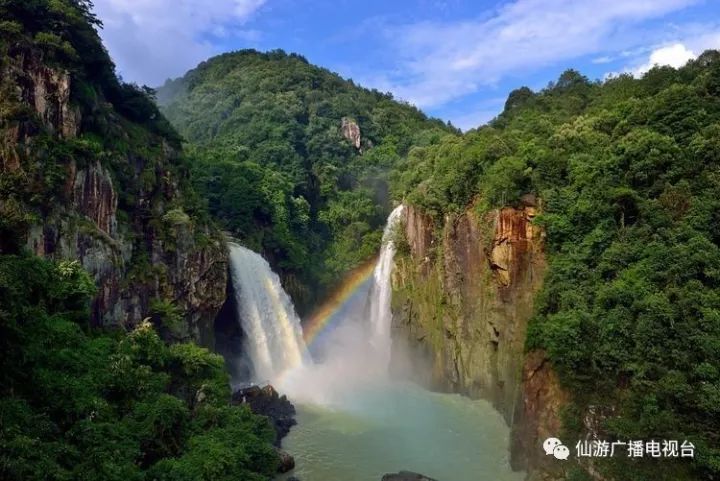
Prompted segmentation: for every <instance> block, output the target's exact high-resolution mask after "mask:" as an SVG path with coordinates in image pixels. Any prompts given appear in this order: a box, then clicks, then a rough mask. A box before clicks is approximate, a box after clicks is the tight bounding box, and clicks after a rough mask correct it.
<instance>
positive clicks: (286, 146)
mask: <svg viewBox="0 0 720 481" xmlns="http://www.w3.org/2000/svg"><path fill="white" fill-rule="evenodd" d="M158 99H159V101H160V103H161V104H163V105H164V108H163V112H164V113H165V114H166V115H167V116H168V118H169V119H170V121H171V122H172V123H173V125H174V126H175V127H176V128H177V129H178V131H179V132H180V133H181V134H182V135H183V136H184V137H185V138H186V140H187V141H188V142H189V143H190V145H191V148H190V149H189V150H190V151H191V152H192V154H193V156H194V165H193V174H194V181H195V185H196V186H197V189H198V190H199V191H200V192H201V193H202V195H203V196H204V197H205V198H206V199H207V201H208V204H209V209H210V212H211V213H212V214H214V216H215V217H216V218H217V219H219V220H220V222H221V223H222V224H223V225H224V226H225V228H226V229H227V230H229V231H231V233H232V234H233V235H234V236H236V237H237V238H239V239H241V240H242V241H243V242H244V243H245V244H247V245H248V246H250V247H252V248H253V249H256V250H259V251H262V252H263V253H264V254H265V255H266V256H267V257H268V258H269V259H270V261H271V263H272V264H273V266H274V267H275V268H276V269H278V270H279V271H280V272H281V273H282V275H283V278H284V284H285V286H286V289H288V290H289V291H290V292H291V295H293V298H294V300H295V301H296V304H299V305H300V307H301V308H302V307H305V306H308V305H309V304H310V303H311V302H312V300H313V299H314V298H315V297H316V296H317V294H318V290H320V291H322V290H323V288H325V287H326V286H329V285H331V284H332V283H333V282H334V281H336V280H337V279H338V278H339V276H341V275H342V274H344V273H345V272H347V271H348V270H350V269H351V268H353V267H355V266H357V265H358V264H359V263H360V262H362V261H364V260H366V259H367V258H369V257H371V256H372V255H374V253H376V252H377V250H378V246H379V242H380V236H381V232H380V231H381V227H382V225H383V224H384V222H385V217H386V215H387V214H388V213H389V210H390V208H391V205H390V199H389V197H388V195H387V190H388V189H387V182H386V178H387V173H388V171H389V170H390V169H392V167H393V166H394V165H395V163H397V162H398V160H399V159H400V158H401V157H402V156H404V155H405V154H406V153H407V151H408V149H409V148H410V146H411V145H426V144H428V143H431V142H433V141H434V140H437V139H438V138H439V137H440V136H441V135H443V134H445V133H446V132H448V131H450V130H452V129H450V128H448V127H447V126H445V125H443V124H442V123H440V122H438V121H431V120H428V119H427V118H426V117H425V115H424V114H422V113H421V112H419V111H418V110H417V109H415V108H413V107H411V106H409V105H405V104H402V103H399V102H396V101H394V100H393V99H392V97H391V96H390V95H388V94H382V93H379V92H377V91H369V90H366V89H362V88H360V87H358V86H356V85H355V84H353V83H352V82H351V81H346V80H343V79H341V78H340V77H338V76H337V75H335V74H332V73H330V72H329V71H327V70H323V69H321V68H318V67H315V66H312V65H310V64H308V62H307V61H306V60H305V59H304V58H302V57H300V56H298V55H294V54H289V55H288V54H285V53H284V52H282V51H273V52H268V53H259V52H255V51H240V52H235V53H229V54H224V55H221V56H219V57H215V58H213V59H211V60H209V61H207V62H204V63H202V64H200V66H198V67H197V68H196V69H195V70H192V71H190V72H188V74H187V75H186V76H185V77H183V78H181V79H177V80H174V81H168V82H167V83H166V85H165V86H164V87H162V88H160V89H159V90H158ZM343 118H345V119H346V122H355V123H356V124H357V125H358V126H359V127H360V132H361V137H362V142H361V146H360V149H357V148H356V147H355V146H353V145H352V144H351V142H349V141H348V140H346V139H345V138H344V137H343V135H342V133H341V126H342V119H343Z"/></svg>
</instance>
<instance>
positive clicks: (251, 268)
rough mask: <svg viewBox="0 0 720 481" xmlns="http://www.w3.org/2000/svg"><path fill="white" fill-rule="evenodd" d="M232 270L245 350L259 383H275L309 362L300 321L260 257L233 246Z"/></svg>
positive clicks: (269, 269)
mask: <svg viewBox="0 0 720 481" xmlns="http://www.w3.org/2000/svg"><path fill="white" fill-rule="evenodd" d="M230 268H231V271H230V273H231V276H232V282H233V288H234V290H235V297H236V299H237V306H238V317H239V319H240V323H241V326H242V329H243V332H244V333H245V346H244V350H245V352H246V353H247V355H248V356H249V358H250V361H251V362H252V365H253V371H254V378H255V380H256V381H259V382H265V381H273V382H274V381H275V380H276V379H278V378H279V377H280V376H281V375H282V374H283V373H284V372H286V371H287V370H289V369H293V368H297V367H299V366H302V365H304V364H306V363H308V362H310V356H309V354H308V351H307V347H306V346H305V341H303V335H302V327H301V325H300V319H299V318H298V316H297V314H296V313H295V309H294V307H293V304H292V301H291V300H290V297H289V296H288V295H287V293H286V292H285V291H284V290H283V288H282V285H281V284H280V278H279V277H278V275H277V274H275V273H274V272H273V271H272V269H271V268H270V265H269V264H268V262H267V261H266V260H265V259H263V257H262V256H261V255H260V254H257V253H256V252H253V251H251V250H250V249H247V248H245V247H243V246H240V245H238V244H233V243H231V244H230Z"/></svg>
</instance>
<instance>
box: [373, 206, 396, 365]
mask: <svg viewBox="0 0 720 481" xmlns="http://www.w3.org/2000/svg"><path fill="white" fill-rule="evenodd" d="M404 212H405V207H404V206H403V205H402V204H401V205H399V206H398V207H396V208H395V209H394V210H393V211H392V212H391V213H390V216H389V217H388V220H387V223H386V224H385V230H384V232H383V237H382V247H381V249H380V257H379V258H378V261H377V264H376V265H375V270H374V271H373V280H372V282H373V284H372V287H371V288H370V293H369V296H370V298H369V306H370V308H369V313H370V315H369V322H370V327H371V329H372V332H371V336H370V343H371V344H372V346H373V347H374V349H375V351H376V353H377V355H378V356H379V357H380V359H381V362H382V363H383V365H385V366H387V365H388V363H389V362H390V348H391V345H392V341H391V339H390V324H391V322H392V312H391V310H390V301H391V297H392V284H391V281H392V269H393V266H394V257H395V242H394V241H393V235H394V233H395V230H396V228H397V226H398V225H399V223H400V222H401V221H402V218H403V214H404Z"/></svg>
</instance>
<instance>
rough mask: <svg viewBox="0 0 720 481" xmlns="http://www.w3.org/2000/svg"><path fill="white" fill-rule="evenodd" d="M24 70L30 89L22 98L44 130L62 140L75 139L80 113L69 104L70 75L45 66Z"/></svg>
mask: <svg viewBox="0 0 720 481" xmlns="http://www.w3.org/2000/svg"><path fill="white" fill-rule="evenodd" d="M26 71H27V72H28V76H29V78H30V82H31V86H32V88H30V89H27V90H26V91H25V97H26V98H27V100H28V101H29V103H30V104H32V105H33V106H34V107H35V111H36V112H37V113H38V116H39V117H40V119H42V121H43V124H44V125H45V127H46V128H48V129H50V130H51V131H53V132H57V133H58V134H59V135H61V136H62V137H65V138H72V137H75V136H76V135H77V133H78V128H79V124H80V111H79V110H78V109H77V108H74V107H73V106H71V104H70V74H69V73H67V72H64V71H60V70H55V69H51V68H47V67H45V66H30V67H29V68H27V70H26Z"/></svg>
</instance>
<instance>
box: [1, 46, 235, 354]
mask: <svg viewBox="0 0 720 481" xmlns="http://www.w3.org/2000/svg"><path fill="white" fill-rule="evenodd" d="M76 75H77V76H78V77H82V74H77V72H76ZM0 79H1V80H2V97H1V100H2V104H3V106H4V107H5V108H4V110H3V111H4V113H9V115H4V116H3V118H2V119H0V154H1V155H0V159H1V164H0V165H1V167H2V186H1V188H2V195H1V196H0V217H2V218H3V221H2V222H1V223H0V224H1V225H0V230H1V231H2V232H1V233H0V234H1V235H0V237H2V241H1V242H0V252H2V253H7V254H11V253H18V252H21V251H22V250H28V251H30V252H32V253H34V254H36V255H39V256H44V257H49V258H53V259H56V260H71V261H78V262H79V263H80V264H81V265H82V266H83V267H84V268H85V269H86V270H87V271H88V272H89V273H90V274H91V275H92V276H93V277H94V279H95V281H96V286H97V295H96V296H95V298H94V300H93V304H92V319H91V322H92V323H93V324H94V325H102V326H120V327H124V328H130V327H132V326H134V325H137V324H139V323H140V322H141V321H142V320H143V319H144V318H145V317H152V318H153V320H154V321H156V323H157V324H158V325H159V327H160V331H161V332H162V333H163V335H164V336H165V337H168V338H171V339H188V338H192V339H195V340H197V341H200V342H201V343H204V344H212V321H213V319H214V317H215V314H216V313H217V311H218V309H219V308H220V306H221V305H222V302H223V301H224V297H225V284H226V276H227V258H226V257H227V254H226V249H225V246H224V242H223V241H222V238H221V236H220V235H219V232H217V231H216V230H215V229H214V228H213V227H212V226H211V224H210V223H209V222H208V221H207V220H202V219H201V217H200V216H196V215H193V213H192V212H191V213H187V212H186V211H190V208H189V207H188V203H187V201H186V199H185V197H186V196H187V195H188V193H187V190H186V186H185V182H186V180H185V179H184V175H185V174H184V173H183V170H182V169H181V168H180V167H178V166H179V165H180V164H181V155H182V154H181V152H180V147H179V144H178V143H177V142H175V143H173V142H172V141H171V140H168V139H167V138H165V136H163V135H160V134H156V133H154V132H152V131H151V129H149V128H146V127H145V126H143V125H139V124H138V123H136V122H133V121H131V120H129V119H128V118H127V117H126V116H123V115H121V114H119V113H118V111H117V110H116V109H115V108H114V107H115V106H113V105H111V104H110V103H109V102H108V101H107V99H105V98H104V96H103V94H102V92H101V89H100V88H98V87H97V86H94V85H92V84H88V83H86V82H87V79H85V83H83V85H79V83H78V82H76V81H75V75H72V74H70V73H69V72H68V71H67V70H65V69H63V68H60V67H56V66H52V67H50V66H48V65H46V64H45V63H44V61H42V57H41V56H39V55H36V54H35V53H34V52H32V51H20V52H10V55H9V56H8V57H6V58H5V59H4V60H3V62H2V63H0ZM82 89H84V90H86V91H87V90H91V91H92V92H93V96H94V98H93V99H92V100H91V101H90V102H86V103H84V104H83V103H82V102H78V101H76V100H75V99H76V97H77V95H78V91H79V90H82Z"/></svg>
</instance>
